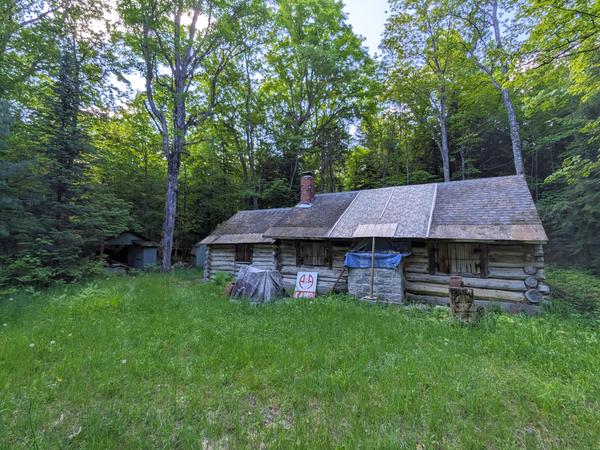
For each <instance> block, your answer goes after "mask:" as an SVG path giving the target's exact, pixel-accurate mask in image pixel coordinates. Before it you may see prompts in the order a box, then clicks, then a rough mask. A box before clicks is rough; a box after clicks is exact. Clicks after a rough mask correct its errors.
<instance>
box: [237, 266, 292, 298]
mask: <svg viewBox="0 0 600 450" xmlns="http://www.w3.org/2000/svg"><path fill="white" fill-rule="evenodd" d="M282 292H283V277H282V276H281V273H279V272H278V271H277V270H262V269H257V268H256V267H252V266H242V267H240V271H239V272H238V276H237V279H236V281H235V284H234V285H233V288H232V289H231V296H232V297H238V298H239V297H243V298H248V299H250V300H252V302H254V303H265V302H268V301H270V300H272V299H273V298H275V297H278V296H280V295H281V294H282Z"/></svg>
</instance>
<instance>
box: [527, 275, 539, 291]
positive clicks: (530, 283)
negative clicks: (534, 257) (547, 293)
mask: <svg viewBox="0 0 600 450" xmlns="http://www.w3.org/2000/svg"><path fill="white" fill-rule="evenodd" d="M537 285H538V280H537V278H536V277H534V276H531V275H530V276H528V277H527V278H525V286H527V287H528V288H534V287H536V286H537Z"/></svg>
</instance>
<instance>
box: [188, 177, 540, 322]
mask: <svg viewBox="0 0 600 450" xmlns="http://www.w3.org/2000/svg"><path fill="white" fill-rule="evenodd" d="M300 184H301V186H300V190H301V192H300V202H299V203H298V204H297V205H296V206H294V207H291V208H278V209H265V210H253V211H240V212H238V213H237V214H235V215H234V216H233V217H231V218H230V219H229V220H227V221H225V222H224V223H223V224H221V225H220V226H219V227H217V229H215V230H214V231H213V233H211V234H210V235H209V236H207V237H206V238H205V239H203V240H202V241H201V242H200V243H201V244H206V245H207V248H208V250H207V256H206V260H205V267H204V276H205V278H206V279H208V278H210V277H211V276H213V275H214V273H216V272H228V273H231V274H234V275H235V274H236V273H237V271H238V269H239V267H240V266H241V265H243V264H252V265H254V266H257V267H259V268H264V269H270V270H278V271H280V272H281V274H282V276H283V280H284V284H285V287H286V289H288V290H290V291H293V288H294V285H295V279H296V274H297V273H298V272H299V271H313V272H317V273H318V282H317V292H318V293H319V294H326V293H328V292H331V291H334V290H335V291H341V292H349V293H350V294H352V295H356V296H359V297H361V296H363V295H364V284H365V280H366V279H367V278H369V277H368V276H365V271H364V270H361V269H357V268H351V267H350V268H349V267H346V265H347V264H346V265H345V260H346V259H345V258H346V256H347V255H348V254H350V253H352V252H356V251H361V250H362V251H371V249H372V245H373V244H372V243H373V242H375V249H376V250H377V252H378V253H381V252H384V253H385V254H394V253H396V254H401V255H402V258H401V259H400V260H401V264H400V265H399V266H398V267H396V268H389V267H387V268H377V269H376V270H374V274H373V277H374V284H375V289H374V292H375V296H376V297H377V298H378V299H379V300H381V301H387V302H392V303H406V302H419V303H430V304H448V302H449V280H450V277H451V276H456V275H459V276H461V277H462V280H463V285H464V286H465V287H468V288H472V289H473V294H474V298H475V302H476V303H477V304H480V305H482V306H485V307H491V306H495V307H499V308H500V309H503V310H505V311H509V312H517V311H525V312H531V313H532V312H536V311H537V309H538V308H539V306H540V305H541V304H542V302H543V301H544V298H545V296H546V295H548V294H549V288H548V285H547V284H546V280H545V273H544V255H543V244H544V243H546V242H547V236H546V233H545V231H544V228H543V226H542V223H541V221H540V218H539V216H538V213H537V210H536V207H535V204H534V202H533V199H532V197H531V193H530V192H529V188H528V186H527V183H526V181H525V178H524V177H523V176H504V177H493V178H485V179H474V180H463V181H453V182H449V183H430V184H421V185H406V186H394V187H386V188H379V189H366V190H360V191H349V192H339V193H324V194H316V195H315V185H314V179H313V176H312V174H310V173H306V174H304V175H303V176H302V178H301V183H300Z"/></svg>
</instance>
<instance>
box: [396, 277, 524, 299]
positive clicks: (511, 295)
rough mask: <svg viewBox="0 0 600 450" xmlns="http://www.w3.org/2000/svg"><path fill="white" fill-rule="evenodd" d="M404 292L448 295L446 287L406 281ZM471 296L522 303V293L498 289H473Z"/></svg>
mask: <svg viewBox="0 0 600 450" xmlns="http://www.w3.org/2000/svg"><path fill="white" fill-rule="evenodd" d="M406 290H407V291H409V292H412V293H416V294H427V295H435V296H439V297H446V296H448V295H449V293H448V286H444V285H440V284H433V283H422V282H415V281H407V282H406ZM473 295H474V296H475V297H476V298H478V299H482V300H506V301H511V302H520V301H523V293H522V292H514V291H505V290H500V289H481V288H473Z"/></svg>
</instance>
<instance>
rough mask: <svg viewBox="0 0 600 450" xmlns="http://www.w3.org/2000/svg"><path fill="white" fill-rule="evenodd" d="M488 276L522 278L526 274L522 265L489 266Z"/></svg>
mask: <svg viewBox="0 0 600 450" xmlns="http://www.w3.org/2000/svg"><path fill="white" fill-rule="evenodd" d="M488 277H490V278H504V279H507V280H524V279H525V278H527V274H526V273H525V272H524V271H523V268H522V267H519V268H511V267H489V268H488Z"/></svg>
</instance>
